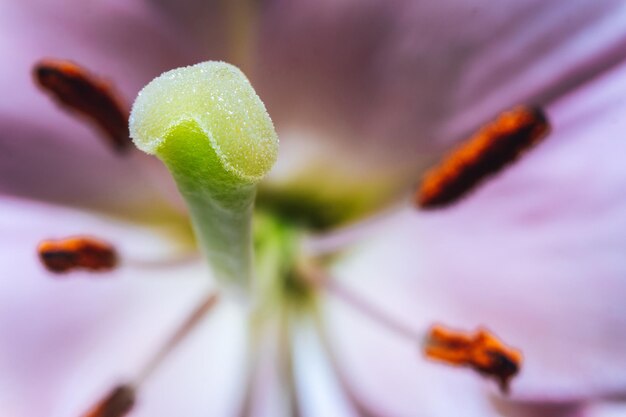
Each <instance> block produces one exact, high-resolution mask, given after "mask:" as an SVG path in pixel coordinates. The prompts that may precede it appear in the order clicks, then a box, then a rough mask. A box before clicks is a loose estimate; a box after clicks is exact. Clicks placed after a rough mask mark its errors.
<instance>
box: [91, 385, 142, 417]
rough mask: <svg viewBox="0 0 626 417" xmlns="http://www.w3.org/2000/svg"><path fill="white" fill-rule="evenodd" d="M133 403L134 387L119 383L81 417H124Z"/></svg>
mask: <svg viewBox="0 0 626 417" xmlns="http://www.w3.org/2000/svg"><path fill="white" fill-rule="evenodd" d="M134 405H135V389H134V388H133V387H132V386H130V385H119V386H117V387H115V388H114V389H113V390H112V391H111V392H110V393H109V394H107V396H106V397H104V398H103V399H102V400H100V401H98V403H97V404H96V405H95V406H94V407H93V408H92V409H91V410H89V411H88V412H87V413H85V414H84V415H83V417H124V416H125V415H127V414H128V413H129V412H130V411H131V410H132V409H133V406H134Z"/></svg>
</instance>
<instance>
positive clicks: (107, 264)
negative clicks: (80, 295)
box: [37, 236, 117, 273]
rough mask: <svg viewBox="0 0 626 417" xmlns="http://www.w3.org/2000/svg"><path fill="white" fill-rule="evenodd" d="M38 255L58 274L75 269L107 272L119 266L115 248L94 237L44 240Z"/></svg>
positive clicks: (47, 267) (49, 268) (38, 249)
mask: <svg viewBox="0 0 626 417" xmlns="http://www.w3.org/2000/svg"><path fill="white" fill-rule="evenodd" d="M37 253H38V254H39V259H41V262H42V263H43V264H44V266H45V267H46V269H48V270H49V271H51V272H56V273H61V272H68V271H71V270H74V269H86V270H89V271H106V270H110V269H113V268H115V266H116V265H117V253H116V251H115V248H113V246H112V245H110V244H109V243H107V242H104V241H102V240H99V239H95V238H92V237H83V236H81V237H70V238H66V239H61V240H44V241H43V242H41V243H40V244H39V246H38V247H37Z"/></svg>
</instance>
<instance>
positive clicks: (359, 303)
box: [298, 263, 424, 343]
mask: <svg viewBox="0 0 626 417" xmlns="http://www.w3.org/2000/svg"><path fill="white" fill-rule="evenodd" d="M298 272H299V275H300V276H301V277H302V278H303V279H304V280H305V281H306V282H307V283H308V284H310V285H314V286H316V287H318V288H323V289H324V290H326V291H327V292H328V293H329V294H331V295H332V296H334V297H336V298H337V299H339V300H341V301H342V302H344V303H345V304H346V305H348V306H350V307H351V308H352V309H354V310H356V311H358V312H359V313H361V314H363V315H364V316H366V317H367V318H369V319H370V320H372V321H373V322H375V323H377V324H378V325H380V326H381V327H383V328H385V329H387V330H389V331H390V332H391V333H393V334H395V335H396V336H399V337H401V338H404V339H408V340H409V341H410V342H411V343H414V342H415V341H418V340H421V339H423V337H424V335H423V333H422V332H419V331H417V330H415V329H413V328H411V327H410V326H408V325H406V324H405V323H402V322H401V321H399V320H398V319H396V318H395V317H393V316H391V315H390V314H388V313H387V312H385V311H383V310H381V309H380V308H378V307H376V306H374V305H372V304H371V303H370V302H369V301H367V300H365V299H364V298H362V297H360V296H358V295H356V294H355V293H354V292H352V291H350V289H348V288H346V287H345V286H343V285H341V284H340V283H339V282H338V281H337V280H336V279H334V277H331V276H329V275H328V274H327V273H325V272H324V271H323V270H322V268H319V267H317V266H316V265H314V264H313V263H306V265H304V264H303V265H300V266H299V268H298Z"/></svg>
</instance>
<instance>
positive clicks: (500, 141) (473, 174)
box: [416, 106, 550, 209]
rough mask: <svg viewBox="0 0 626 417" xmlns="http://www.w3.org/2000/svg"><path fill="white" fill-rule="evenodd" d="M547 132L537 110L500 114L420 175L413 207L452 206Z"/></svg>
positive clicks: (517, 108) (547, 128)
mask: <svg viewBox="0 0 626 417" xmlns="http://www.w3.org/2000/svg"><path fill="white" fill-rule="evenodd" d="M549 130H550V127H549V124H548V120H547V118H546V116H545V115H544V113H543V111H542V110H541V109H538V108H531V107H526V106H518V107H516V108H514V109H512V110H509V111H506V112H504V113H502V114H500V116H499V117H498V118H497V119H496V120H495V121H493V122H491V123H489V124H487V125H485V126H484V127H483V128H482V129H480V130H479V131H478V132H477V133H476V134H474V136H472V137H471V138H470V139H469V140H467V141H466V142H465V143H463V144H461V145H460V146H459V147H458V148H457V149H455V150H453V151H452V153H450V154H449V155H448V156H447V157H446V158H444V160H443V161H442V162H441V163H440V164H439V165H438V166H436V167H435V168H433V169H432V170H430V171H429V172H427V173H426V174H425V175H424V178H423V180H422V183H421V186H420V188H419V190H418V192H417V194H416V204H417V206H418V207H419V208H421V209H435V208H441V207H446V206H449V205H451V204H454V203H456V202H457V201H459V200H460V199H461V198H462V197H464V196H465V195H466V194H467V193H469V192H470V191H472V190H473V189H475V188H476V186H477V185H478V184H479V183H481V182H483V181H484V180H485V179H486V178H488V177H490V176H493V175H495V174H497V173H499V172H500V171H502V169H503V168H505V167H506V166H508V165H509V164H511V163H512V162H514V161H516V160H517V159H518V158H520V156H522V155H523V154H524V153H525V151H527V150H528V149H530V148H532V147H533V146H535V145H537V144H538V143H540V142H541V141H542V139H543V138H544V137H545V136H546V135H547V133H548V132H549Z"/></svg>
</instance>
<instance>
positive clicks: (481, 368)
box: [424, 326, 522, 394]
mask: <svg viewBox="0 0 626 417" xmlns="http://www.w3.org/2000/svg"><path fill="white" fill-rule="evenodd" d="M424 353H425V355H426V357H428V358H430V359H434V360H438V361H442V362H445V363H448V364H450V365H457V366H468V367H470V368H472V369H474V370H476V371H477V372H478V373H480V374H482V375H484V376H487V377H491V378H494V379H496V380H497V381H498V384H499V386H500V391H501V392H502V393H505V394H506V393H508V392H509V384H510V381H511V379H512V378H513V377H514V376H515V375H516V374H517V373H518V372H519V369H520V366H521V362H522V354H521V353H520V352H519V351H518V350H516V349H513V348H510V347H508V346H506V345H505V344H504V343H502V342H501V341H500V340H499V339H498V338H497V337H496V336H494V335H493V334H492V333H490V332H489V331H488V330H486V329H479V330H478V331H477V332H476V333H475V334H473V335H472V334H469V333H464V332H458V331H454V330H449V329H446V328H444V327H442V326H433V327H432V328H431V329H430V332H429V333H428V336H427V338H426V343H425V347H424Z"/></svg>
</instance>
